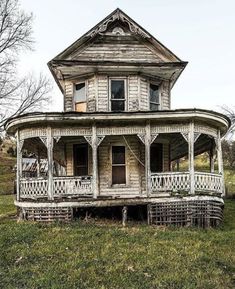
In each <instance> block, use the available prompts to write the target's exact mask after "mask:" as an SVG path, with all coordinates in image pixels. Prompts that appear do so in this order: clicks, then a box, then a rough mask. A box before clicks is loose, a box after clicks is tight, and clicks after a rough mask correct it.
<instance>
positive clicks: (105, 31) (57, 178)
mask: <svg viewBox="0 0 235 289" xmlns="http://www.w3.org/2000/svg"><path fill="white" fill-rule="evenodd" d="M186 64H187V62H184V61H181V60H180V59H179V58H178V57H177V56H176V55H175V54H173V53H172V52H171V51H170V50H169V49H167V48H166V47H165V46H164V45H163V44H161V43H160V42H159V41H158V40H156V39H155V38H154V37H153V36H152V35H150V34H149V33H148V32H147V31H146V30H144V29H143V28H142V27H141V26H139V25H138V24H137V23H136V22H135V21H133V20H132V19H131V18H130V17H129V16H127V15H126V14H125V13H124V12H122V11H121V10H120V9H116V10H115V11H114V12H112V13H111V14H110V15H108V16H107V17H106V18H105V19H104V20H102V21H101V22H100V23H98V24H97V25H96V26H95V27H93V28H92V29H91V30H89V31H88V32H87V33H86V34H84V35H83V36H82V37H81V38H79V39H78V40H77V41H76V42H74V43H73V44H72V45H71V46H69V47H68V48H66V49H65V50H64V51H63V52H62V53H60V54H59V55H57V56H56V57H55V58H53V59H52V60H51V61H50V62H49V63H48V66H49V69H50V71H51V73H52V75H53V77H54V79H55V81H56V83H57V85H58V86H59V88H60V90H61V92H62V94H63V97H64V98H63V99H64V111H63V112H49V113H40V112H38V113H28V114H25V115H21V116H19V117H15V118H12V119H10V120H9V121H8V122H7V123H6V130H7V132H8V133H9V134H10V135H16V138H17V197H16V201H15V205H16V206H17V207H18V211H19V215H20V216H21V218H24V219H29V220H37V221H48V220H49V221H50V220H70V219H72V218H73V216H74V212H78V214H79V210H80V209H81V210H83V211H84V210H85V208H97V207H99V208H104V209H105V208H108V207H109V210H110V208H113V209H115V208H117V207H119V208H121V209H122V212H123V216H124V219H125V217H126V214H127V216H128V211H129V210H132V209H133V208H137V207H139V208H143V212H145V215H146V221H148V223H149V224H156V225H165V224H174V225H200V226H216V225H217V224H219V223H220V222H221V220H222V216H223V198H222V197H223V195H224V179H223V161H222V152H221V137H222V136H223V135H224V134H225V133H226V131H227V129H228V127H229V125H230V122H229V119H228V118H227V117H226V116H224V115H222V114H220V113H217V112H213V111H208V110H202V109H195V108H194V109H177V110H172V109H171V90H172V88H173V86H174V84H175V82H176V81H177V80H178V78H179V76H180V74H181V72H182V71H183V70H184V68H185V66H186ZM24 150H27V151H29V152H31V153H33V154H34V156H35V159H36V166H37V168H36V169H35V173H34V174H33V175H30V176H29V175H27V174H24V171H23V170H22V167H23V166H22V164H23V160H22V152H23V151H24ZM203 153H204V154H205V153H208V154H206V155H208V170H206V171H202V170H196V168H195V159H196V157H197V156H198V155H200V154H203ZM182 158H184V160H185V163H186V166H185V165H184V166H183V167H182V166H179V165H178V164H179V161H178V160H179V159H182ZM42 159H46V160H47V166H46V167H47V172H46V173H45V172H44V173H43V174H42V173H41V169H40V166H41V165H42V164H44V163H43V162H42V161H41V160H42ZM55 164H57V167H58V166H59V167H63V169H60V170H56V169H55ZM175 164H176V165H175ZM44 166H45V165H44Z"/></svg>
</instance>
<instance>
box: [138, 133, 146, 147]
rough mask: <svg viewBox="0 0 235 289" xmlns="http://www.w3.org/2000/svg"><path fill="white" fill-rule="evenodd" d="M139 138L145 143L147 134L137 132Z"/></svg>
mask: <svg viewBox="0 0 235 289" xmlns="http://www.w3.org/2000/svg"><path fill="white" fill-rule="evenodd" d="M137 136H138V138H139V139H140V140H141V142H142V143H143V144H145V134H144V133H137Z"/></svg>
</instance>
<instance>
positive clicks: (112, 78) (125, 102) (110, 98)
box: [109, 76, 128, 112]
mask: <svg viewBox="0 0 235 289" xmlns="http://www.w3.org/2000/svg"><path fill="white" fill-rule="evenodd" d="M113 80H123V81H124V98H120V99H115V101H118V100H119V101H124V110H112V81H113ZM127 103H128V90H127V78H126V77H123V76H117V77H109V111H111V112H124V111H127V108H128V105H127Z"/></svg>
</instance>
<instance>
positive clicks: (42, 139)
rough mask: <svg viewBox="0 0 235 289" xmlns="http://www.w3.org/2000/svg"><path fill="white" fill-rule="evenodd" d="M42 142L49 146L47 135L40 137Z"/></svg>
mask: <svg viewBox="0 0 235 289" xmlns="http://www.w3.org/2000/svg"><path fill="white" fill-rule="evenodd" d="M39 138H40V140H41V141H42V143H43V144H44V145H45V147H47V137H39Z"/></svg>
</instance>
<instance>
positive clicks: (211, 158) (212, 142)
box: [209, 140, 215, 173]
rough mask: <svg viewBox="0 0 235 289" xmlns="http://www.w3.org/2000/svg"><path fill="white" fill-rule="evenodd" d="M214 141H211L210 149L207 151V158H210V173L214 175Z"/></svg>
mask: <svg viewBox="0 0 235 289" xmlns="http://www.w3.org/2000/svg"><path fill="white" fill-rule="evenodd" d="M214 151H215V149H214V141H213V140H212V141H211V147H210V151H209V158H210V172H211V173H214V172H215V160H214Z"/></svg>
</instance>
